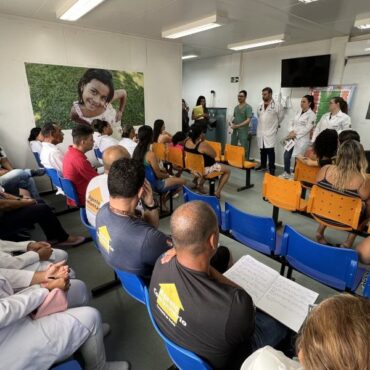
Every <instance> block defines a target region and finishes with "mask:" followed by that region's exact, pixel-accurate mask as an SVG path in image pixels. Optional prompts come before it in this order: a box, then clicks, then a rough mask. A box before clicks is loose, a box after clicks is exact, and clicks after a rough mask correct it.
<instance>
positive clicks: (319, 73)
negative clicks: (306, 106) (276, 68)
mask: <svg viewBox="0 0 370 370" xmlns="http://www.w3.org/2000/svg"><path fill="white" fill-rule="evenodd" d="M329 68H330V55H317V56H313V57H304V58H293V59H283V60H282V61H281V87H322V86H328V80H329Z"/></svg>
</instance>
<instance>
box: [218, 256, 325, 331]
mask: <svg viewBox="0 0 370 370" xmlns="http://www.w3.org/2000/svg"><path fill="white" fill-rule="evenodd" d="M224 275H225V276H226V277H227V278H229V279H230V280H232V281H233V282H234V283H236V284H238V285H240V286H241V287H242V288H243V289H244V290H245V291H246V292H247V293H248V294H249V295H250V296H251V297H252V299H253V302H254V304H255V305H256V306H257V307H258V308H259V309H261V310H262V311H264V312H266V313H267V314H269V315H270V316H272V317H274V318H275V319H276V320H278V321H280V322H281V323H283V324H284V325H286V326H287V327H289V328H290V329H292V330H294V331H295V332H298V330H299V328H300V327H301V326H302V324H303V321H304V320H305V318H306V316H307V314H308V306H309V305H310V304H313V303H314V302H315V301H316V299H317V297H318V296H319V295H318V293H316V292H314V291H312V290H310V289H307V288H305V287H303V286H301V285H299V284H297V283H295V282H294V281H291V280H289V279H287V278H285V277H283V276H280V274H279V273H278V272H277V271H275V270H273V269H272V268H270V267H268V266H266V265H264V264H263V263H261V262H259V261H257V260H256V259H254V258H253V257H251V256H243V257H242V258H241V259H240V260H239V261H238V262H236V263H235V264H234V265H233V266H232V267H231V268H230V269H229V270H228V271H226V272H225V274H224Z"/></svg>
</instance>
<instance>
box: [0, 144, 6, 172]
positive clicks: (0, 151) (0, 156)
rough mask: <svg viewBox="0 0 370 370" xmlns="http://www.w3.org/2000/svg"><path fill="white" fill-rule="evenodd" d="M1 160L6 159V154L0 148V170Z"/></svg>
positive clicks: (0, 147) (0, 166)
mask: <svg viewBox="0 0 370 370" xmlns="http://www.w3.org/2000/svg"><path fill="white" fill-rule="evenodd" d="M3 158H6V153H5V150H4V149H3V147H2V146H0V168H2V167H3V166H2V165H1V160H2V159H3Z"/></svg>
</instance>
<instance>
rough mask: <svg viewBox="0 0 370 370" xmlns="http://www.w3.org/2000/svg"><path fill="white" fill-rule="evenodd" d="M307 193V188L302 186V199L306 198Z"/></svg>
mask: <svg viewBox="0 0 370 370" xmlns="http://www.w3.org/2000/svg"><path fill="white" fill-rule="evenodd" d="M306 193H307V189H306V188H302V193H301V198H302V199H306Z"/></svg>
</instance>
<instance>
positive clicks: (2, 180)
mask: <svg viewBox="0 0 370 370" xmlns="http://www.w3.org/2000/svg"><path fill="white" fill-rule="evenodd" d="M0 186H2V187H3V188H4V189H5V191H6V192H7V193H11V194H18V193H19V188H22V189H26V190H28V191H29V192H30V194H31V196H32V198H38V197H39V192H38V191H37V188H36V184H35V181H34V179H33V178H32V175H31V170H21V169H16V170H11V171H9V172H7V173H6V174H4V175H2V176H0Z"/></svg>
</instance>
